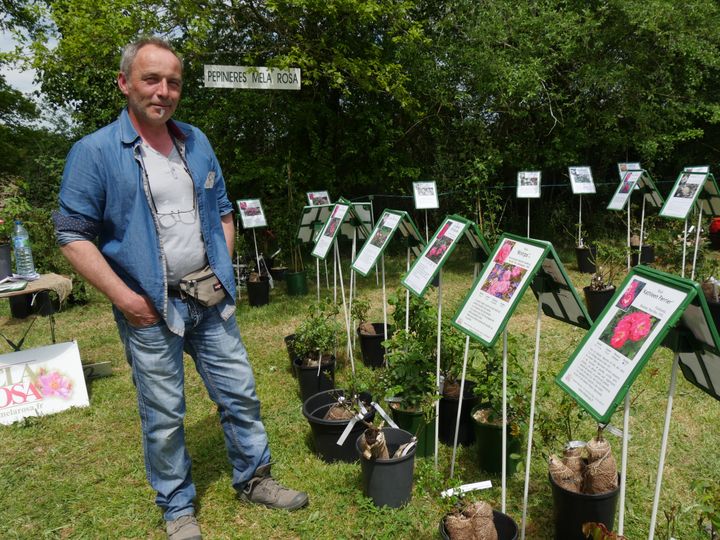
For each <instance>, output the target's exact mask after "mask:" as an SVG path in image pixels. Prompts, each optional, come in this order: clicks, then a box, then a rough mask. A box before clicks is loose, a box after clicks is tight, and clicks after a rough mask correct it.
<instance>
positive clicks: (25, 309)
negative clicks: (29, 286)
mask: <svg viewBox="0 0 720 540" xmlns="http://www.w3.org/2000/svg"><path fill="white" fill-rule="evenodd" d="M8 300H9V301H10V315H11V316H12V317H13V319H26V318H28V317H29V316H30V315H32V306H31V305H30V302H31V301H32V294H20V295H16V296H10V297H8Z"/></svg>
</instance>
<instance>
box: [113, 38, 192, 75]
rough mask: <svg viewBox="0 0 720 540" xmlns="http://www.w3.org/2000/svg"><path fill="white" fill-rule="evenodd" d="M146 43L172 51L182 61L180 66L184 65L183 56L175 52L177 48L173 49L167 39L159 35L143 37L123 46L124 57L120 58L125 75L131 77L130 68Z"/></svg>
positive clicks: (121, 69)
mask: <svg viewBox="0 0 720 540" xmlns="http://www.w3.org/2000/svg"><path fill="white" fill-rule="evenodd" d="M146 45H154V46H155V47H160V48H161V49H165V50H166V51H170V52H171V53H173V54H174V55H175V56H176V58H177V59H178V60H179V61H180V67H181V68H182V67H183V61H182V58H180V56H179V55H178V53H176V52H175V49H173V48H172V46H171V45H170V44H169V43H168V42H167V41H165V40H164V39H162V38H159V37H142V38H140V39H138V40H136V41H133V42H132V43H129V44H127V45H125V47H124V48H123V52H122V57H121V58H120V72H121V73H123V74H124V75H125V77H127V78H130V70H131V69H132V65H133V62H134V61H135V57H136V56H137V53H138V51H139V50H140V49H142V48H143V47H145V46H146Z"/></svg>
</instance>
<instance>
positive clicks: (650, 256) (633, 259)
mask: <svg viewBox="0 0 720 540" xmlns="http://www.w3.org/2000/svg"><path fill="white" fill-rule="evenodd" d="M638 251H639V250H638V248H636V247H634V248H632V253H630V265H631V266H637V265H638V264H652V263H654V262H655V247H654V246H653V245H652V244H648V245H646V246H643V247H642V259H641V260H640V261H639V262H638Z"/></svg>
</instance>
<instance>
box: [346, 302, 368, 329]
mask: <svg viewBox="0 0 720 540" xmlns="http://www.w3.org/2000/svg"><path fill="white" fill-rule="evenodd" d="M369 311H370V301H369V300H368V299H367V298H363V297H362V296H357V297H355V298H353V303H352V308H351V309H350V313H351V315H352V320H353V321H357V322H358V323H359V324H362V323H364V322H367V321H368V312H369Z"/></svg>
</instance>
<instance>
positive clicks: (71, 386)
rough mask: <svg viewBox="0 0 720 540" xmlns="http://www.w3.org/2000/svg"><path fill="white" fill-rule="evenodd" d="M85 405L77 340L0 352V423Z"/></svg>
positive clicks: (84, 388)
mask: <svg viewBox="0 0 720 540" xmlns="http://www.w3.org/2000/svg"><path fill="white" fill-rule="evenodd" d="M88 405H90V401H89V399H88V394H87V388H86V387H85V377H84V374H83V368H82V362H81V361H80V351H79V350H78V346H77V343H76V342H74V341H73V342H68V343H57V344H55V345H49V346H47V347H39V348H36V349H27V350H24V351H18V352H13V353H8V354H3V355H0V424H12V423H13V422H17V421H18V420H22V419H23V418H26V417H28V416H44V415H46V414H53V413H56V412H60V411H64V410H66V409H69V408H71V407H87V406H88Z"/></svg>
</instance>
